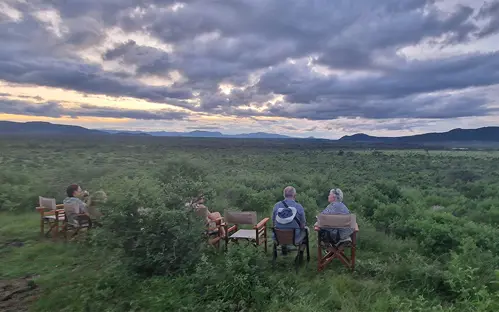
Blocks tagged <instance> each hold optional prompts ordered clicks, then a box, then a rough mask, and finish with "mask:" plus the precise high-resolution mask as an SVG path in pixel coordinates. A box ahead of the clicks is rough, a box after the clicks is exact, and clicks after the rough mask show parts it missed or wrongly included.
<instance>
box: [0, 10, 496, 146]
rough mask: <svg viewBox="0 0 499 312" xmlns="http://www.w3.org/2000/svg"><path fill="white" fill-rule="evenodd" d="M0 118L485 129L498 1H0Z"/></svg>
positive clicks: (308, 131) (266, 127)
mask: <svg viewBox="0 0 499 312" xmlns="http://www.w3.org/2000/svg"><path fill="white" fill-rule="evenodd" d="M0 120H11V121H34V120H38V121H49V122H53V123H61V124H75V125H82V126H85V127H90V128H108V129H128V130H168V131H186V130H193V129H201V130H216V131H221V132H223V133H241V132H256V131H265V132H273V133H282V134H288V135H293V136H299V137H308V136H316V137H323V138H338V137H341V136H342V135H345V134H353V133H358V132H364V133H369V134H372V135H386V136H395V135H405V134H416V133H422V132H429V131H447V130H450V129H452V128H457V127H460V128H477V127H482V126H490V125H499V0H492V1H485V2H482V1H479V0H443V1H431V0H355V1H352V0H335V1H332V0H230V1H229V0H192V1H190V0H185V1H181V2H177V1H170V0H0Z"/></svg>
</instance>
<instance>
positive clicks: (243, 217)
mask: <svg viewBox="0 0 499 312" xmlns="http://www.w3.org/2000/svg"><path fill="white" fill-rule="evenodd" d="M224 219H225V223H224V227H225V249H227V248H228V245H229V241H232V242H238V241H239V240H246V241H249V242H252V243H253V244H254V245H255V246H259V245H261V244H262V243H263V244H264V246H265V252H267V228H266V224H267V222H268V221H269V218H265V219H263V220H261V221H260V222H258V223H257V216H256V211H229V210H225V211H224ZM229 224H233V226H231V227H230V228H229V227H228V225H229ZM245 224H247V225H253V228H252V229H239V225H245ZM231 233H232V234H231Z"/></svg>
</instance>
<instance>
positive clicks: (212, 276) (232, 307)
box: [190, 245, 280, 312]
mask: <svg viewBox="0 0 499 312" xmlns="http://www.w3.org/2000/svg"><path fill="white" fill-rule="evenodd" d="M268 265H269V262H268V260H267V259H266V257H265V255H264V254H263V253H261V252H260V251H259V250H256V249H255V248H254V247H253V246H245V245H242V246H234V245H232V246H231V247H230V248H229V250H228V252H227V253H226V254H225V256H224V257H223V258H222V259H221V260H220V262H214V261H213V259H210V258H208V257H207V256H206V255H204V256H202V257H201V260H200V262H199V264H198V265H197V267H196V272H195V273H194V274H192V275H191V276H190V278H191V279H192V282H191V284H192V285H193V286H192V287H193V291H194V292H195V293H197V294H199V302H198V306H199V309H201V308H202V309H203V311H206V312H210V311H213V312H215V311H262V310H264V307H265V306H266V305H267V303H268V302H269V301H270V298H271V297H272V296H275V295H279V293H280V290H279V289H278V288H277V289H276V287H275V285H273V284H272V283H271V280H270V275H269V270H268V269H269V268H268Z"/></svg>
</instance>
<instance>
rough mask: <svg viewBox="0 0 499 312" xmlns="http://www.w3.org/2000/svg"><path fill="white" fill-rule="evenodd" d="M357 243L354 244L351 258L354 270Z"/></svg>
mask: <svg viewBox="0 0 499 312" xmlns="http://www.w3.org/2000/svg"><path fill="white" fill-rule="evenodd" d="M355 247H356V246H355V244H354V245H352V258H351V261H352V272H353V271H354V270H355Z"/></svg>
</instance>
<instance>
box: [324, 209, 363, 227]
mask: <svg viewBox="0 0 499 312" xmlns="http://www.w3.org/2000/svg"><path fill="white" fill-rule="evenodd" d="M356 224H357V217H356V215H355V214H330V215H327V214H322V213H321V214H319V215H318V216H317V225H318V226H319V227H320V228H353V229H354V228H355V226H356Z"/></svg>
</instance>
